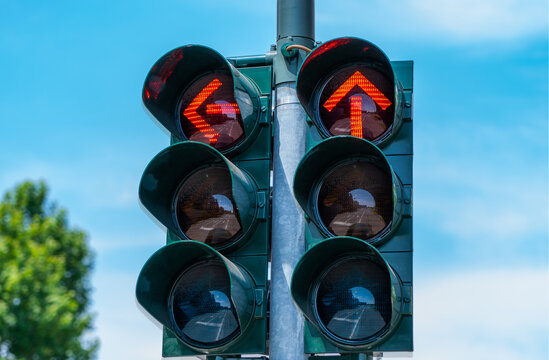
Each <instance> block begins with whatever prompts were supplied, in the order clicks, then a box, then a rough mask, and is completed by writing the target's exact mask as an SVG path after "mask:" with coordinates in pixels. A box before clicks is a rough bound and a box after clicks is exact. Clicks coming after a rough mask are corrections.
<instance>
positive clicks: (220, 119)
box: [179, 74, 244, 150]
mask: <svg viewBox="0 0 549 360" xmlns="http://www.w3.org/2000/svg"><path fill="white" fill-rule="evenodd" d="M179 120H180V124H181V130H182V131H183V133H184V134H185V136H186V137H187V139H189V140H194V141H199V142H202V143H205V144H208V145H211V146H213V147H214V148H216V149H218V150H226V149H228V148H230V147H233V146H235V145H236V144H237V143H239V142H240V141H241V140H242V139H243V137H244V126H243V124H242V116H241V114H240V109H239V107H238V104H237V103H236V100H235V97H234V89H233V78H232V76H231V75H229V74H208V75H206V76H203V77H201V78H199V79H198V80H196V81H195V82H194V83H193V84H192V85H191V86H190V87H189V88H188V89H187V90H186V91H185V92H184V93H183V95H182V97H181V100H180V104H179Z"/></svg>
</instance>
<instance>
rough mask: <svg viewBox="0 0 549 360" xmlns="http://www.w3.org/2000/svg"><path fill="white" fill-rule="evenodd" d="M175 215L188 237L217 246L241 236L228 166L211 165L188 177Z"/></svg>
mask: <svg viewBox="0 0 549 360" xmlns="http://www.w3.org/2000/svg"><path fill="white" fill-rule="evenodd" d="M176 216H177V222H178V224H179V227H180V228H181V231H183V233H184V234H185V235H186V236H187V237H188V238H189V239H191V240H196V241H200V242H203V243H206V244H208V245H211V246H214V247H215V246H222V245H225V244H226V243H228V242H230V241H231V240H233V239H234V238H235V237H236V236H237V235H239V234H240V232H241V229H242V226H241V223H240V217H239V214H238V210H237V208H236V205H235V203H234V199H233V197H232V188H231V175H230V172H229V169H227V168H225V167H222V166H212V167H207V168H203V169H200V170H198V171H196V172H195V173H193V174H192V175H191V176H189V177H188V178H187V179H186V180H185V181H184V182H183V184H181V187H180V189H179V192H178V193H177V200H176Z"/></svg>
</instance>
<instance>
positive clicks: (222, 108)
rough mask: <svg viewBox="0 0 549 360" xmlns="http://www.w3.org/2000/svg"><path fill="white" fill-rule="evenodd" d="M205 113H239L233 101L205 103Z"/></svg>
mask: <svg viewBox="0 0 549 360" xmlns="http://www.w3.org/2000/svg"><path fill="white" fill-rule="evenodd" d="M206 114H224V115H225V114H230V115H234V114H240V110H239V109H238V105H237V104H235V103H224V104H208V105H206Z"/></svg>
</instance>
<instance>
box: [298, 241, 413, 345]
mask: <svg viewBox="0 0 549 360" xmlns="http://www.w3.org/2000/svg"><path fill="white" fill-rule="evenodd" d="M291 294H292V297H293V299H294V301H295V303H296V304H297V306H298V307H299V308H300V310H301V311H302V312H303V314H304V316H305V318H306V319H307V320H308V322H307V324H306V327H307V330H306V333H309V336H308V337H306V345H305V346H306V348H309V349H311V348H314V349H315V350H314V351H312V352H317V353H318V352H322V351H326V350H328V352H329V351H333V352H342V353H343V352H356V351H367V350H369V349H372V348H374V347H375V346H377V345H379V344H380V343H383V342H384V341H386V340H387V339H388V338H390V337H391V334H393V333H394V332H395V330H396V329H397V328H398V326H399V324H400V321H401V315H402V314H403V312H404V311H405V310H406V309H405V301H406V300H405V296H404V295H403V294H404V293H403V288H402V284H401V280H400V278H399V277H398V275H397V274H396V273H395V271H393V269H392V268H391V266H390V265H389V264H388V263H387V262H386V260H385V259H384V257H383V256H382V255H381V254H380V253H379V252H378V250H376V248H374V247H373V246H372V245H370V244H368V243H367V242H365V241H362V240H360V239H356V238H352V237H333V238H329V239H326V240H324V241H322V242H320V243H318V244H316V245H315V246H313V247H311V248H310V249H309V250H308V251H307V252H306V253H305V254H304V255H303V257H302V258H301V259H300V260H299V262H298V263H297V265H296V267H295V270H294V273H293V276H292V282H291ZM309 324H312V325H313V326H314V328H313V329H311V328H309V327H308V325H309ZM315 329H316V331H317V332H320V333H321V334H322V335H324V338H326V339H327V340H328V341H329V342H330V343H331V344H332V345H333V346H335V347H334V348H328V349H327V348H326V345H323V344H322V342H321V341H320V342H319V341H315V336H311V333H314V332H315V331H312V330H315ZM307 342H308V343H307ZM319 344H321V345H319ZM306 352H311V351H307V349H306Z"/></svg>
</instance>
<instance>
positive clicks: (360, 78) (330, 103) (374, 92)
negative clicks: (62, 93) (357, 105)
mask: <svg viewBox="0 0 549 360" xmlns="http://www.w3.org/2000/svg"><path fill="white" fill-rule="evenodd" d="M355 85H358V86H359V87H360V88H361V89H362V90H364V92H365V93H366V94H368V96H370V97H371V98H372V100H374V101H375V102H376V104H378V105H379V107H381V108H382V109H383V110H385V109H387V108H388V107H389V106H390V105H391V101H389V99H387V98H386V97H385V95H383V93H382V92H381V91H379V90H378V88H376V87H375V85H374V84H372V83H371V82H370V80H368V79H366V77H365V76H364V75H362V74H361V73H360V71H356V72H355V73H354V74H353V75H352V76H351V77H349V78H348V79H347V80H345V82H344V83H343V84H341V86H340V87H338V88H337V90H336V91H334V93H333V94H332V96H330V97H329V98H328V100H326V102H325V103H324V107H325V108H326V109H327V110H328V111H332V109H333V108H334V107H335V106H336V105H337V103H338V102H339V101H340V100H341V99H343V97H344V96H345V95H347V94H348V93H349V91H351V89H352V88H353V87H355ZM351 106H352V101H351ZM351 112H352V110H351Z"/></svg>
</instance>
